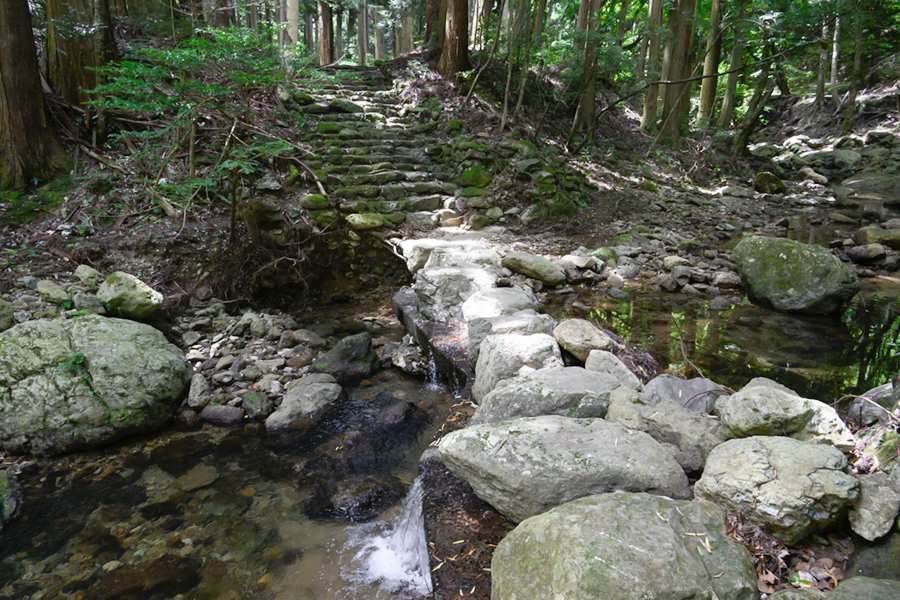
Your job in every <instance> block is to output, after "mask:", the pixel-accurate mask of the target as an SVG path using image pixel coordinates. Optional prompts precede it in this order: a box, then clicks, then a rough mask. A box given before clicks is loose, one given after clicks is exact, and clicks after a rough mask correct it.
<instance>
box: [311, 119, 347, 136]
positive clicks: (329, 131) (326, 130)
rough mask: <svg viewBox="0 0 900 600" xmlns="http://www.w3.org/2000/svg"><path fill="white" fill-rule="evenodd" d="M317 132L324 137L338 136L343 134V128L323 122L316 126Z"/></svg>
mask: <svg viewBox="0 0 900 600" xmlns="http://www.w3.org/2000/svg"><path fill="white" fill-rule="evenodd" d="M316 131H318V132H319V133H321V134H324V135H336V134H338V133H340V132H341V126H340V125H338V124H337V123H329V122H327V121H322V122H321V123H319V124H318V125H316Z"/></svg>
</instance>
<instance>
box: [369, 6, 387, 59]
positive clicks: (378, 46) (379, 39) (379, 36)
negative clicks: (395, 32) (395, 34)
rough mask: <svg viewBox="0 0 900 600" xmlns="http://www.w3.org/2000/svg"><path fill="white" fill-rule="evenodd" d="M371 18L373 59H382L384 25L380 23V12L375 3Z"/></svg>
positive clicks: (383, 57)
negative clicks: (373, 30)
mask: <svg viewBox="0 0 900 600" xmlns="http://www.w3.org/2000/svg"><path fill="white" fill-rule="evenodd" d="M372 20H373V22H374V25H375V60H384V59H385V56H384V54H385V52H384V25H382V24H381V14H380V13H379V8H378V6H377V5H376V6H375V12H374V13H373V19H372Z"/></svg>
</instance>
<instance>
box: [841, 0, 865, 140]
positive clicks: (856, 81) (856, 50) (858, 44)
mask: <svg viewBox="0 0 900 600" xmlns="http://www.w3.org/2000/svg"><path fill="white" fill-rule="evenodd" d="M865 4H866V3H865V2H861V3H860V5H859V9H860V11H859V12H858V13H857V14H856V19H855V21H854V23H853V73H851V74H850V93H849V94H848V97H847V122H846V124H845V128H847V129H850V128H852V127H853V115H854V113H855V112H856V94H857V91H858V90H859V86H860V77H861V75H862V51H863V26H862V16H863V15H864V14H865V9H866V6H865Z"/></svg>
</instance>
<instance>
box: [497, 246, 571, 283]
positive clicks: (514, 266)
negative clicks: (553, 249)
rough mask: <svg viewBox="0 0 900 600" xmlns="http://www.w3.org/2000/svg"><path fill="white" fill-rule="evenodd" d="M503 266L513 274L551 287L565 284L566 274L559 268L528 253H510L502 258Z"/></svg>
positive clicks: (540, 257)
mask: <svg viewBox="0 0 900 600" xmlns="http://www.w3.org/2000/svg"><path fill="white" fill-rule="evenodd" d="M503 266H504V267H505V268H507V269H509V270H510V271H512V272H513V273H521V274H522V275H525V276H526V277H531V278H532V279H537V280H538V281H540V282H542V283H544V284H545V285H549V286H551V287H552V286H556V285H560V284H563V283H565V282H566V273H565V271H564V270H563V269H562V268H561V267H559V266H558V265H554V264H553V263H552V262H550V261H549V260H547V259H546V258H544V257H542V256H537V255H535V254H530V253H528V252H510V253H509V254H507V255H506V256H504V257H503Z"/></svg>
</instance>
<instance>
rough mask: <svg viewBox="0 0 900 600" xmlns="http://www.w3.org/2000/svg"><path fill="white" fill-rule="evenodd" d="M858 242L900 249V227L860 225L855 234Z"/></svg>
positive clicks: (854, 237) (854, 236)
mask: <svg viewBox="0 0 900 600" xmlns="http://www.w3.org/2000/svg"><path fill="white" fill-rule="evenodd" d="M853 239H854V240H856V243H857V244H860V245H869V244H878V245H883V246H887V247H888V248H891V249H893V250H900V229H882V228H880V227H878V226H876V225H869V226H867V227H860V228H859V229H857V230H856V233H855V234H854V235H853Z"/></svg>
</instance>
